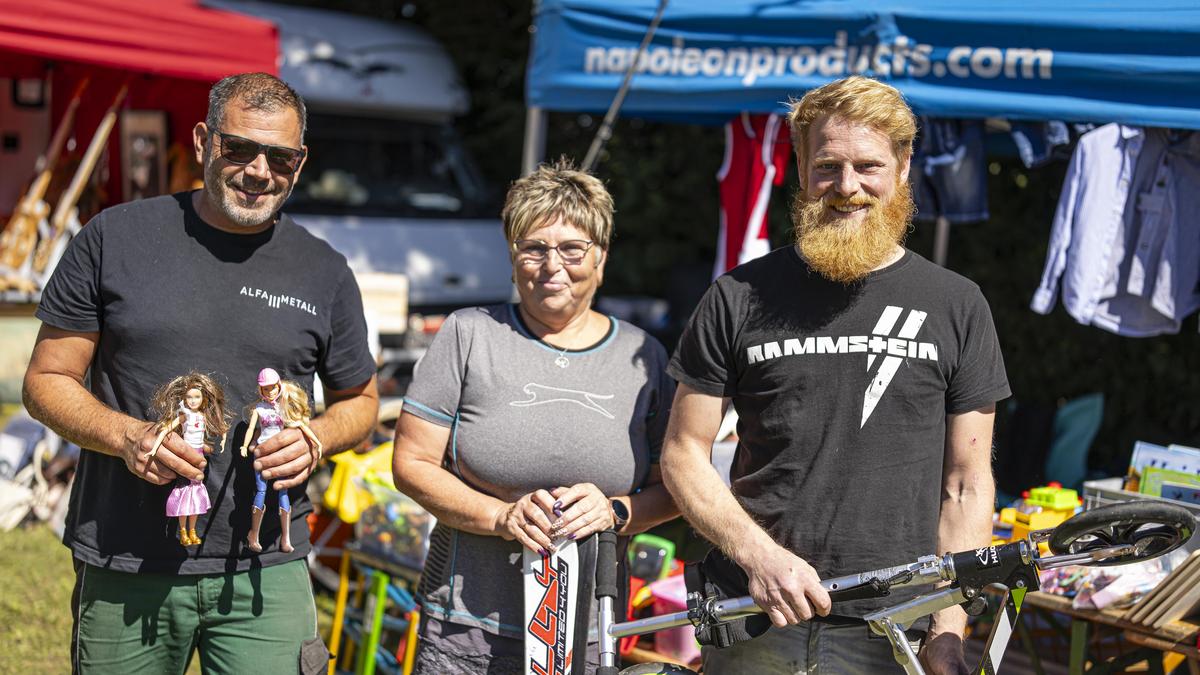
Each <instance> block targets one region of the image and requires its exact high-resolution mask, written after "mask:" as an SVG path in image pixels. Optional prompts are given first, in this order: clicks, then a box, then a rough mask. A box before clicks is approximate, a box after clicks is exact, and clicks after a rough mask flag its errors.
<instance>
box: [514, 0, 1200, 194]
mask: <svg viewBox="0 0 1200 675" xmlns="http://www.w3.org/2000/svg"><path fill="white" fill-rule="evenodd" d="M535 8H536V9H535V17H534V36H533V38H534V39H533V47H532V53H531V56H530V61H529V70H528V76H527V86H526V97H527V104H528V106H529V114H528V117H527V123H526V139H525V140H526V142H525V153H524V164H523V167H524V169H525V170H526V171H529V170H532V168H533V166H534V165H535V164H536V163H537V161H539V160H540V159H541V157H542V155H543V153H544V144H545V143H544V139H545V113H546V111H550V110H554V111H574V112H581V111H583V112H602V111H604V110H605V109H606V108H608V106H609V104H610V103H611V102H612V100H613V97H614V95H615V94H616V92H617V90H618V88H619V86H620V83H621V81H622V79H623V78H624V76H625V73H626V70H627V69H628V68H629V67H630V64H636V68H635V74H634V76H633V81H632V87H631V88H630V90H629V92H628V95H627V97H626V98H625V100H624V103H623V106H622V113H623V114H626V115H634V116H651V117H658V118H664V117H666V118H675V119H680V120H681V121H683V120H686V121H688V122H693V123H697V122H698V123H706V122H708V123H720V122H724V121H725V120H727V119H729V118H730V117H732V116H734V115H736V114H738V113H740V112H743V111H749V112H760V113H766V112H779V111H782V110H784V107H785V103H786V102H787V101H788V100H789V98H792V97H797V96H799V95H800V94H802V93H803V92H804V91H806V90H808V89H811V88H813V87H816V86H820V85H821V84H824V83H826V82H829V81H831V80H834V79H837V78H840V77H844V76H847V75H850V74H855V73H859V74H864V75H871V76H874V77H879V78H881V79H884V80H886V81H888V82H889V83H891V84H893V85H895V86H896V87H897V88H899V89H900V90H901V91H902V92H903V93H904V94H905V96H906V97H907V98H908V100H909V102H910V103H911V104H912V106H913V107H914V108H915V109H916V111H917V112H918V113H919V114H924V115H932V116H938V117H955V118H985V117H1002V118H1008V119H1028V120H1065V121H1087V122H1123V123H1128V124H1134V125H1140V126H1161V127H1172V128H1186V129H1200V2H1197V0H1141V1H1139V0H1133V1H1130V0H1060V1H1059V2H1053V3H1052V2H1047V1H1046V0H1006V1H1005V2H994V1H988V2H981V1H979V0H957V1H955V0H874V1H873V2H862V0H670V3H669V4H668V6H667V8H666V11H665V13H664V14H663V17H662V22H661V25H660V26H659V27H658V29H657V31H656V33H655V34H654V38H653V40H652V41H651V43H650V44H649V47H648V49H647V50H646V51H645V52H644V53H643V54H642V55H641V57H640V58H639V57H638V56H637V53H638V45H639V43H640V42H641V40H642V38H643V36H644V35H645V33H646V28H647V26H648V25H649V24H650V22H651V20H652V18H653V17H654V15H655V12H656V10H657V8H658V2H657V0H540V2H537V3H535Z"/></svg>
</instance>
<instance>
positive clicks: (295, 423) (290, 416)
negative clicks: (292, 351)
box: [241, 368, 322, 553]
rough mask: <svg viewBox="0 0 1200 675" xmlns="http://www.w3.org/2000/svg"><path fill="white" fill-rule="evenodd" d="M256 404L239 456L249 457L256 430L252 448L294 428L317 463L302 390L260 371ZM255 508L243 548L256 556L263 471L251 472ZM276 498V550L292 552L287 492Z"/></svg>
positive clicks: (319, 448) (263, 500)
mask: <svg viewBox="0 0 1200 675" xmlns="http://www.w3.org/2000/svg"><path fill="white" fill-rule="evenodd" d="M258 395H259V401H258V402H257V403H255V404H254V408H253V409H251V411H250V422H249V425H248V426H247V427H246V435H245V436H244V437H243V438H242V447H241V451H242V457H246V456H247V455H248V454H249V451H250V448H251V445H250V441H251V439H252V438H253V437H254V432H255V430H256V429H257V430H258V438H257V440H256V441H255V443H254V445H255V446H258V445H261V444H262V443H263V442H264V441H266V440H267V439H269V438H272V437H274V436H275V435H276V434H278V433H279V432H280V431H283V430H284V429H285V428H296V429H299V430H300V433H302V434H303V435H304V438H305V439H306V440H307V441H308V443H309V445H310V446H311V447H312V448H313V449H314V450H315V451H316V453H317V458H318V460H319V459H320V457H321V454H322V446H321V441H320V440H318V439H317V435H316V434H314V433H313V430H312V429H311V428H310V427H309V426H308V421H309V419H310V418H311V415H312V412H311V410H310V408H309V405H308V394H306V393H305V391H304V388H303V387H301V386H300V385H298V384H296V383H295V382H290V381H287V380H283V379H282V378H280V377H279V373H278V372H276V371H275V369H274V368H263V369H262V370H260V371H259V372H258ZM254 488H255V490H254V505H253V509H252V512H251V516H250V518H251V520H250V533H249V534H248V535H247V536H246V545H247V546H249V547H250V550H252V551H254V552H255V553H258V552H260V551H262V544H260V543H259V541H258V534H259V530H260V528H261V527H262V519H263V513H264V512H265V510H266V499H267V481H266V480H264V479H263V477H262V472H260V471H255V472H254ZM277 494H278V495H279V527H280V535H279V550H281V551H283V552H284V553H290V552H291V551H292V550H293V547H292V542H291V527H290V526H291V513H292V503H291V498H290V497H289V496H288V492H287V490H278V491H277Z"/></svg>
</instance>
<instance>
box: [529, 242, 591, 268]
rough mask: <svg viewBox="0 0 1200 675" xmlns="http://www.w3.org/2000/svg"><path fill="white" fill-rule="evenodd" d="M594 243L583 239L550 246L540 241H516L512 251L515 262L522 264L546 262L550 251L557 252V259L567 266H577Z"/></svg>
mask: <svg viewBox="0 0 1200 675" xmlns="http://www.w3.org/2000/svg"><path fill="white" fill-rule="evenodd" d="M593 244H594V242H590V241H586V240H583V239H571V240H570V241H564V242H560V243H559V244H558V246H551V245H549V244H547V243H546V242H544V241H542V240H541V239H518V240H516V241H514V242H513V250H515V251H516V253H517V260H518V261H520V262H523V263H542V262H546V257H547V256H549V255H550V251H558V257H559V258H560V259H561V260H562V261H563V263H565V264H567V265H577V264H579V263H581V262H583V258H584V256H586V255H587V252H588V251H589V250H591V248H592V245H593Z"/></svg>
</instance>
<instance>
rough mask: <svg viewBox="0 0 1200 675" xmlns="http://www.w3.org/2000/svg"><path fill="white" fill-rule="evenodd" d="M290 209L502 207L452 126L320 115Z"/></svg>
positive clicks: (492, 210) (456, 214)
mask: <svg viewBox="0 0 1200 675" xmlns="http://www.w3.org/2000/svg"><path fill="white" fill-rule="evenodd" d="M305 140H306V142H307V144H308V162H307V163H306V164H305V166H304V173H303V175H302V176H301V179H300V183H299V184H298V185H297V186H296V188H295V191H294V192H292V196H291V198H290V199H289V200H288V204H287V210H288V211H289V212H291V213H312V214H339V215H340V214H348V215H359V216H385V217H393V218H400V217H408V218H496V217H497V216H498V215H499V213H500V206H499V204H498V203H497V202H496V200H495V198H494V197H493V195H492V194H491V193H490V191H488V190H487V189H486V188H485V187H484V185H483V183H482V181H481V180H480V178H479V174H478V172H477V170H476V169H475V167H474V165H473V164H472V163H471V161H470V159H469V158H468V157H467V155H466V153H465V151H464V150H463V147H462V144H461V142H460V141H459V139H458V137H457V135H456V134H455V133H454V130H453V128H451V127H450V126H449V125H444V124H437V123H427V122H416V121H411V120H382V119H369V118H361V117H343V116H337V115H320V114H314V115H310V116H309V120H308V134H307V137H306V139H305Z"/></svg>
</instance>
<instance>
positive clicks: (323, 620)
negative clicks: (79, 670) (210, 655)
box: [0, 526, 333, 674]
mask: <svg viewBox="0 0 1200 675" xmlns="http://www.w3.org/2000/svg"><path fill="white" fill-rule="evenodd" d="M0 580H2V581H0V583H2V584H3V591H0V673H30V674H34V673H39V674H40V673H69V672H71V656H70V649H71V642H70V639H71V589H72V587H73V586H74V584H75V572H74V570H73V569H72V568H71V552H70V551H68V550H67V548H66V547H65V546H63V545H62V543H61V542H59V540H58V538H57V537H56V536H55V535H54V532H52V531H51V530H50V528H48V527H45V526H34V527H30V528H19V529H16V530H13V531H11V532H0ZM316 600H317V624H318V626H319V628H320V631H321V636H322V637H324V638H325V639H326V640H328V636H329V624H330V623H331V621H332V614H333V597H332V595H331V594H329V593H322V592H321V591H320V589H318V594H317V598H316ZM199 672H200V667H199V659H198V658H194V657H193V659H192V663H191V667H190V668H189V669H188V673H199Z"/></svg>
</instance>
